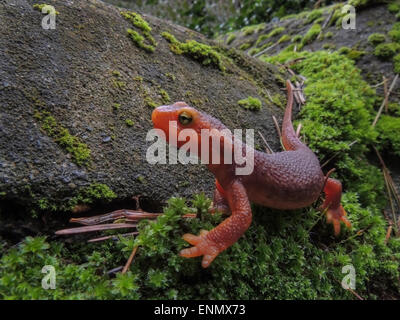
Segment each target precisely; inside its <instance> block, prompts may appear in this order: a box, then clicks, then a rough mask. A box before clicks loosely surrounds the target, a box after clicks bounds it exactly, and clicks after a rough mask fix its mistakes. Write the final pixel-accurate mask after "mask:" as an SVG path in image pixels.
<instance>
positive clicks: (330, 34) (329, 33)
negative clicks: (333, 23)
mask: <svg viewBox="0 0 400 320" xmlns="http://www.w3.org/2000/svg"><path fill="white" fill-rule="evenodd" d="M332 37H333V32H332V31H328V32H327V33H325V36H324V38H325V39H331V38H332Z"/></svg>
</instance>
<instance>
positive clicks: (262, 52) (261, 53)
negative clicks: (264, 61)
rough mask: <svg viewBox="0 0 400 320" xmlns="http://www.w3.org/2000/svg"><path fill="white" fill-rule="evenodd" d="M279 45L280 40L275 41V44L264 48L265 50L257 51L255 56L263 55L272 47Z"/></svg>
mask: <svg viewBox="0 0 400 320" xmlns="http://www.w3.org/2000/svg"><path fill="white" fill-rule="evenodd" d="M277 45H278V42H277V43H275V44H273V45H272V46H269V47H268V48H266V49H264V50H262V51H260V52H258V53H256V54H255V55H254V56H253V57H254V58H257V57H259V56H261V55H263V54H264V53H266V52H267V51H269V50H270V49H272V48H274V47H276V46H277Z"/></svg>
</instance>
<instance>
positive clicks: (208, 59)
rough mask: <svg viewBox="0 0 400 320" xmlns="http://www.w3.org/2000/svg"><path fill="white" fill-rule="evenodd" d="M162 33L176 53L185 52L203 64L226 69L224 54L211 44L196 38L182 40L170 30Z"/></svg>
mask: <svg viewBox="0 0 400 320" xmlns="http://www.w3.org/2000/svg"><path fill="white" fill-rule="evenodd" d="M161 35H162V36H163V37H164V38H165V39H166V40H167V41H168V42H169V43H170V49H171V51H172V52H174V53H175V54H185V55H187V56H189V57H191V58H192V59H194V60H197V61H199V62H201V63H202V64H203V65H213V66H216V67H217V68H219V69H220V70H221V71H225V69H226V68H225V66H224V64H223V61H222V60H223V59H222V55H221V54H220V53H218V52H217V51H216V50H214V49H213V48H212V47H211V46H209V45H206V44H203V43H200V42H197V41H195V40H186V42H180V41H178V40H177V39H176V38H175V37H174V35H172V34H170V33H169V32H163V33H162V34H161Z"/></svg>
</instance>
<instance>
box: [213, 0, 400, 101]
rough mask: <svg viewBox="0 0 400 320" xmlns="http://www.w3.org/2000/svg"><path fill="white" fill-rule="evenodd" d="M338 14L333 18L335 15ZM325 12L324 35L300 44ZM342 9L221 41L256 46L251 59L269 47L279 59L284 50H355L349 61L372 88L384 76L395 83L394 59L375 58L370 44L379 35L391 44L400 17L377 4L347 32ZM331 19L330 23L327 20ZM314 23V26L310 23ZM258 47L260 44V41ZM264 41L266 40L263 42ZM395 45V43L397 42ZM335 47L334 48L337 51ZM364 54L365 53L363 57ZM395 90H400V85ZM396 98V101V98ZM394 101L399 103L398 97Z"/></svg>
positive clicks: (269, 25) (284, 20) (288, 20)
mask: <svg viewBox="0 0 400 320" xmlns="http://www.w3.org/2000/svg"><path fill="white" fill-rule="evenodd" d="M332 10H334V11H335V13H334V14H333V15H331V11H332ZM320 11H322V15H321V17H320V19H321V21H320V22H319V24H320V25H321V27H322V32H321V34H320V35H319V36H318V37H316V38H313V39H312V41H309V42H304V41H303V42H302V43H298V42H297V41H293V40H295V39H296V40H297V39H300V37H302V38H304V36H305V35H306V34H307V33H308V32H309V31H310V29H311V28H312V27H313V26H314V24H315V23H316V21H317V20H312V19H311V20H312V21H311V20H310V18H309V17H313V16H315V15H316V12H320ZM340 11H341V7H340V5H338V4H335V5H331V6H328V7H324V8H322V9H319V10H314V11H308V12H307V11H304V12H301V13H299V14H297V15H292V16H288V17H287V18H282V19H281V20H280V21H277V22H274V23H272V22H271V23H267V24H265V26H264V29H260V30H259V32H258V33H257V34H250V35H249V34H247V35H246V34H245V33H243V32H241V31H237V32H234V33H230V34H229V35H222V36H220V39H221V40H223V41H224V42H225V43H226V44H227V45H228V46H229V47H232V48H237V49H240V47H241V46H242V45H243V44H244V43H251V42H253V43H255V44H256V45H255V46H252V47H249V48H247V49H246V50H245V52H246V53H249V54H250V55H254V54H257V53H258V52H260V51H261V50H262V49H265V47H264V48H263V45H264V44H268V43H269V44H268V45H267V46H266V47H271V48H270V49H269V50H268V51H267V52H266V55H267V56H268V55H275V54H277V53H279V52H281V51H282V50H290V51H293V50H294V47H295V45H296V46H297V48H296V49H297V51H300V50H306V51H317V50H323V49H327V48H331V49H330V50H331V51H335V50H340V49H341V48H343V47H345V48H351V49H352V50H353V51H354V52H349V55H348V56H349V57H350V58H351V57H354V60H355V61H356V63H357V66H358V67H359V68H360V69H361V70H362V72H363V76H364V78H365V79H366V80H367V81H368V82H369V83H370V84H372V85H374V84H377V83H380V82H381V81H382V76H385V77H389V78H391V79H393V77H394V75H395V72H394V69H395V68H394V64H393V61H392V59H391V58H392V57H391V58H390V59H386V60H385V59H380V58H379V57H377V56H376V55H375V54H374V51H375V46H374V45H373V44H371V43H370V42H369V41H368V38H369V37H370V36H371V35H373V34H376V33H379V34H382V35H384V36H385V37H386V42H387V43H389V42H391V40H390V39H391V38H390V36H389V34H390V32H392V34H393V33H394V32H393V31H392V28H395V23H396V15H395V13H393V12H390V11H389V9H388V5H387V3H381V4H379V3H378V4H376V3H373V6H371V5H369V6H366V7H360V8H357V9H356V29H354V30H353V29H343V28H342V24H341V20H340V16H341V15H340V14H339V12H340ZM329 17H331V19H330V21H329V22H328V23H327V22H326V21H327V19H328V18H329ZM310 21H311V22H310ZM278 28H284V32H283V33H281V34H279V35H277V36H274V37H268V38H266V37H267V35H268V34H269V33H270V32H271V31H272V30H275V29H278ZM283 35H287V36H290V37H292V42H281V43H279V39H280V38H281V37H282V36H283ZM233 36H235V38H234V40H231V41H230V42H229V44H228V41H227V40H228V37H231V39H232V37H233ZM260 38H261V40H262V41H259V42H258V43H257V40H258V39H260ZM263 38H264V39H263ZM393 41H394V40H393ZM333 45H334V47H333ZM360 53H362V54H361V55H360ZM395 90H400V81H398V82H397V85H396V87H395ZM378 94H380V95H382V96H383V88H382V87H379V88H378ZM392 98H393V97H392ZM394 99H396V100H398V97H397V96H394Z"/></svg>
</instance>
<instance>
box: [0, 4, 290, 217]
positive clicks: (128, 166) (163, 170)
mask: <svg viewBox="0 0 400 320" xmlns="http://www.w3.org/2000/svg"><path fill="white" fill-rule="evenodd" d="M34 3H35V1H22V0H16V1H13V5H11V4H7V3H4V2H3V3H2V4H0V28H1V30H2V36H1V37H0V48H2V49H1V51H0V70H1V71H0V74H1V77H0V78H1V81H0V105H1V109H0V130H1V135H0V150H1V152H0V154H1V156H0V192H1V194H2V199H1V201H2V203H4V202H8V201H14V202H18V204H20V205H22V206H26V208H28V207H34V208H35V207H37V204H38V203H48V204H49V205H48V206H46V207H49V208H52V210H54V211H58V210H59V209H62V210H69V209H71V208H68V206H65V204H66V203H68V201H69V200H71V198H73V197H76V195H77V194H79V190H81V189H82V188H85V187H88V186H90V185H93V184H103V185H105V186H108V187H109V188H110V189H111V190H112V191H113V192H114V193H115V195H116V199H130V198H131V197H132V196H134V195H142V196H144V197H147V198H149V199H151V200H153V201H164V200H166V199H168V198H170V197H171V196H173V195H179V196H187V197H190V196H191V195H193V194H195V193H197V192H201V191H204V192H206V193H208V194H209V195H210V194H211V192H212V190H213V188H214V182H213V177H212V175H211V174H210V173H209V172H208V171H207V169H206V167H205V166H201V165H187V166H183V165H156V166H153V165H150V164H149V163H148V162H147V161H146V157H145V156H146V150H147V148H148V147H149V146H150V145H151V144H152V143H153V142H147V141H146V134H147V132H148V131H149V129H151V128H152V122H151V112H152V110H153V108H152V106H158V105H162V104H164V103H165V97H166V94H167V95H168V97H169V99H170V101H171V103H172V102H175V101H186V102H187V103H188V104H189V105H192V106H194V107H196V108H198V109H200V110H203V111H206V112H207V113H209V114H211V115H213V116H215V117H217V118H219V119H220V120H221V121H222V122H224V123H225V124H226V125H227V126H228V127H229V128H231V129H234V128H253V129H256V130H260V131H261V132H262V134H263V135H264V137H266V138H267V140H268V143H269V144H270V145H271V146H272V147H275V149H279V141H278V137H277V134H276V131H275V128H274V125H273V122H272V119H271V115H273V114H274V115H276V116H278V118H281V116H282V110H281V108H279V107H278V106H276V105H274V103H273V102H271V101H269V100H268V94H269V95H271V96H274V95H275V94H277V93H278V92H281V90H280V88H281V87H282V83H281V81H282V77H281V74H280V73H279V72H278V71H277V69H276V68H275V67H274V66H271V65H268V64H266V63H263V62H261V61H258V60H255V59H252V58H250V57H247V56H245V55H243V54H241V53H240V52H236V51H234V50H232V51H231V52H229V53H228V52H227V50H226V49H223V48H220V47H218V48H216V49H215V50H218V51H219V52H221V55H222V57H223V60H224V65H225V67H226V71H225V72H223V71H221V70H220V69H218V68H216V67H215V66H213V65H207V66H206V65H202V64H201V63H200V62H199V61H197V60H195V59H191V57H190V56H187V55H177V54H175V53H173V52H172V51H171V50H170V44H169V43H168V42H167V41H166V40H165V39H164V38H163V37H162V36H161V33H162V32H164V31H167V32H170V33H171V34H173V35H174V36H175V37H176V38H177V39H178V40H179V41H182V42H184V41H186V40H196V41H198V42H200V43H204V44H207V45H211V46H215V45H216V43H214V42H211V41H209V40H207V39H205V38H204V37H203V36H202V35H200V34H198V33H196V32H194V31H191V30H189V29H186V28H183V27H179V26H176V25H174V24H171V23H169V22H166V21H163V20H160V19H157V18H154V17H151V16H147V15H142V16H143V19H144V20H146V21H147V23H148V24H149V26H150V27H151V29H152V30H151V35H152V36H153V37H154V39H155V42H156V46H155V50H154V52H153V53H151V52H148V51H146V50H143V49H142V48H140V47H138V46H137V45H135V43H134V42H133V41H132V40H131V39H130V37H129V36H128V34H127V29H129V28H131V29H135V27H134V26H132V24H131V23H130V21H128V20H126V19H124V17H123V16H122V15H121V11H122V9H118V8H116V7H114V6H112V5H108V4H105V3H103V2H101V1H95V0H93V1H83V0H82V1H74V2H73V3H72V2H69V1H55V0H54V1H53V0H49V1H47V2H46V3H47V4H49V5H53V6H54V7H55V9H56V10H57V11H58V12H59V14H58V15H57V17H56V29H55V30H44V29H42V27H41V21H42V19H43V17H44V16H45V15H44V14H42V13H41V12H39V11H38V10H35V9H34V8H33V4H34ZM135 30H136V31H137V32H138V33H141V30H140V29H137V28H136V29H135ZM267 90H268V94H267ZM160 92H161V93H164V94H161V93H160ZM165 93H166V94H165ZM248 96H254V97H257V98H259V99H260V100H261V101H262V109H261V110H260V111H259V112H257V113H253V112H250V111H247V110H244V109H243V108H241V107H240V106H239V105H238V104H237V101H239V100H241V99H244V98H246V97H248ZM163 100H164V101H163ZM115 106H118V108H116V107H115ZM43 112H46V115H47V114H49V115H51V117H53V118H54V121H55V122H54V123H53V122H52V123H53V124H54V126H56V127H54V126H52V127H51V128H53V129H54V128H58V129H57V130H58V131H59V130H61V129H66V130H67V131H68V134H69V135H70V136H69V135H67V138H66V139H64V140H68V139H69V138H70V137H76V138H77V139H78V140H76V141H79V142H80V143H82V144H84V145H86V146H87V148H88V149H89V150H90V155H89V156H87V154H85V155H84V158H85V161H82V162H79V163H78V164H77V163H76V161H74V160H75V159H74V157H73V154H71V153H70V152H68V149H66V148H65V146H64V147H63V143H65V141H61V142H60V141H59V140H57V139H56V138H55V137H56V135H55V134H54V133H53V135H52V134H49V131H48V130H47V131H46V128H43V126H44V124H43V122H41V121H40V116H39V114H40V113H43ZM38 113H39V114H38ZM35 115H36V117H35ZM126 119H130V120H132V122H133V125H132V126H127V125H126ZM51 128H50V129H51ZM47 129H48V127H47ZM58 131H57V132H58ZM256 139H257V141H256V143H258V144H260V145H262V141H261V140H260V141H258V140H259V137H258V135H256ZM76 141H75V140H71V141H70V142H71V145H72V146H73V145H74V143H75V144H76V143H77V142H76ZM67 142H68V141H67ZM85 150H86V149H85ZM86 160H87V161H86ZM140 177H142V178H140ZM188 181H189V182H190V183H189V184H188V183H187V182H188ZM36 209H37V208H36ZM9 214H12V213H11V212H9Z"/></svg>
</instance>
